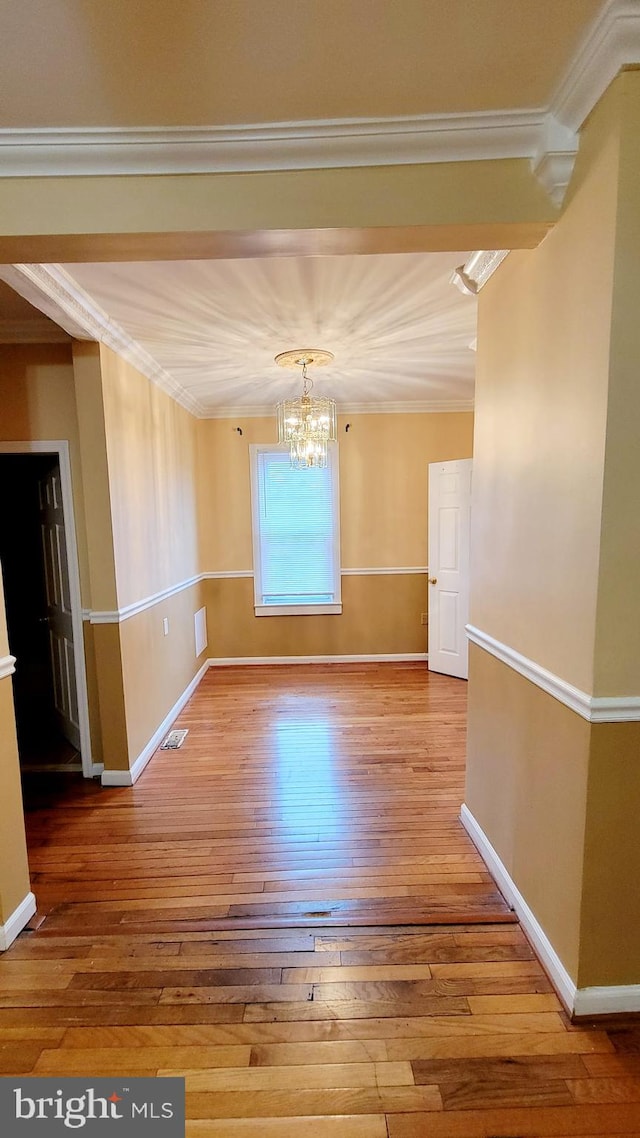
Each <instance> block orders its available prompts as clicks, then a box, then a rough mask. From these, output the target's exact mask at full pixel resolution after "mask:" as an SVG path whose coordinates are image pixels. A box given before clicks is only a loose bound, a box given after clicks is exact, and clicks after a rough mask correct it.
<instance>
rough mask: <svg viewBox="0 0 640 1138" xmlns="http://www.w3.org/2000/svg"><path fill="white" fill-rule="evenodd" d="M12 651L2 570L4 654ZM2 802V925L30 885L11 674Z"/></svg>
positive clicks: (0, 773)
mask: <svg viewBox="0 0 640 1138" xmlns="http://www.w3.org/2000/svg"><path fill="white" fill-rule="evenodd" d="M8 654H9V644H8V641H7V625H6V620H5V612H4V593H3V591H2V575H1V573H0V658H1V657H4V656H7V655H8ZM0 803H2V822H1V824H0V925H3V924H5V923H6V921H7V920H8V919H9V917H10V916H11V914H12V913H13V912H14V911H15V910H16V909H17V907H18V905H19V904H20V903H21V902H22V901H24V899H25V897H26V896H27V894H28V892H29V888H30V886H29V865H28V862H27V846H26V841H25V833H24V814H23V809H22V789H21V786H20V766H19V762H18V743H17V740H16V730H15V715H14V710H13V693H12V690H11V677H10V676H5V678H4V679H0Z"/></svg>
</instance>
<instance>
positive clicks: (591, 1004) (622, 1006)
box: [573, 984, 640, 1016]
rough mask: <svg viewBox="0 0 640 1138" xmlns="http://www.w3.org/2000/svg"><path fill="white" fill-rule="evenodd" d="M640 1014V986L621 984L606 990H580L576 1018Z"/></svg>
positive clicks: (575, 1003)
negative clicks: (628, 1013) (629, 1013)
mask: <svg viewBox="0 0 640 1138" xmlns="http://www.w3.org/2000/svg"><path fill="white" fill-rule="evenodd" d="M627 1012H640V984H619V985H615V986H614V985H611V987H606V988H578V991H577V992H576V998H575V1002H574V1006H573V1014H574V1016H607V1015H608V1016H610V1015H626V1013H627Z"/></svg>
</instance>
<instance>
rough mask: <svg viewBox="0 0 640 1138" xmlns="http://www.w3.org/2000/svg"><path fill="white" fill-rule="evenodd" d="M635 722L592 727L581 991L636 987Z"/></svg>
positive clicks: (638, 757) (638, 738)
mask: <svg viewBox="0 0 640 1138" xmlns="http://www.w3.org/2000/svg"><path fill="white" fill-rule="evenodd" d="M639 814H640V723H597V724H594V726H593V727H592V729H591V757H590V764H589V787H588V794H587V824H586V836H585V852H584V879H583V889H582V923H581V930H580V932H581V935H580V941H581V949H580V969H579V975H578V980H579V986H580V987H588V986H590V985H606V984H640V887H639V885H638V883H639V882H640V837H639V834H640V818H639Z"/></svg>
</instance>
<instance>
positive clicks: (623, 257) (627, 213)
mask: <svg viewBox="0 0 640 1138" xmlns="http://www.w3.org/2000/svg"><path fill="white" fill-rule="evenodd" d="M615 96H616V98H617V100H618V103H619V114H620V119H621V145H620V166H619V183H618V202H617V231H616V246H615V262H614V278H613V322H612V327H611V347H610V366H609V373H610V382H609V401H608V408H607V435H606V473H605V479H604V499H603V510H602V543H601V550H600V579H599V582H598V611H597V626H596V668H595V679H594V691H595V692H596V693H597V694H598V695H633V694H638V693H640V613H639V611H638V598H639V597H640V525H639V524H638V500H639V497H640V494H639V490H638V487H639V486H640V429H639V424H640V383H639V382H638V376H639V374H640V319H639V318H638V298H639V297H640V209H639V207H638V202H639V201H640V73H639V72H628V73H625V74H623V75H621V76H620V78H619V79H618V81H617V83H616V90H615ZM631 614H633V619H630V616H631Z"/></svg>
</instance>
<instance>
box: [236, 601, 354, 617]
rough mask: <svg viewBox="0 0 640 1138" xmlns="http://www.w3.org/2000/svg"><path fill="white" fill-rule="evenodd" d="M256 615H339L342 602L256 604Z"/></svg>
mask: <svg viewBox="0 0 640 1138" xmlns="http://www.w3.org/2000/svg"><path fill="white" fill-rule="evenodd" d="M254 612H255V614H256V616H339V615H340V613H341V612H342V603H341V602H339V601H338V602H337V603H335V604H325V605H254Z"/></svg>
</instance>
